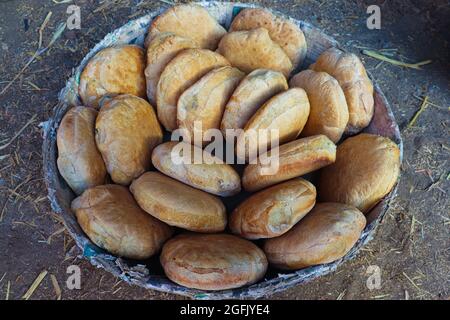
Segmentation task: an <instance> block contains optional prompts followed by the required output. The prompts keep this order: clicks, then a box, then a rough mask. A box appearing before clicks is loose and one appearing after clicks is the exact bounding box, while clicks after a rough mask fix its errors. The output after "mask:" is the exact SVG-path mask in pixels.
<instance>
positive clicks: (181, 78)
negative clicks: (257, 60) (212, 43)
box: [156, 49, 230, 131]
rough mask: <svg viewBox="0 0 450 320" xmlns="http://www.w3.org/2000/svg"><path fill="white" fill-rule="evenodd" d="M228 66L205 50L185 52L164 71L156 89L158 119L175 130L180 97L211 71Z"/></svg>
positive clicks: (220, 58) (224, 61)
mask: <svg viewBox="0 0 450 320" xmlns="http://www.w3.org/2000/svg"><path fill="white" fill-rule="evenodd" d="M228 65H230V63H229V62H228V61H227V60H226V59H225V58H224V57H222V56H221V55H220V54H218V53H216V52H213V51H210V50H206V49H186V50H183V51H182V52H180V53H179V54H178V55H177V56H176V57H175V58H173V59H172V60H171V61H170V62H169V63H168V64H167V65H166V67H165V68H164V71H163V72H162V73H161V77H160V78H159V82H158V86H157V88H156V101H157V109H158V118H159V121H161V123H162V125H163V126H164V127H165V128H166V129H167V130H169V131H173V130H175V129H176V128H177V101H178V98H179V97H180V95H181V94H182V93H183V92H184V91H185V90H186V89H187V88H189V87H190V86H192V85H193V84H194V83H195V82H197V81H198V80H199V79H200V78H201V77H202V76H204V75H205V74H206V73H208V72H209V71H211V70H212V69H215V68H218V67H223V66H228Z"/></svg>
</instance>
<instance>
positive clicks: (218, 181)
mask: <svg viewBox="0 0 450 320" xmlns="http://www.w3.org/2000/svg"><path fill="white" fill-rule="evenodd" d="M186 152H190V156H188V155H187V154H186ZM195 153H198V154H199V155H201V163H196V162H195V155H194V154H195ZM183 157H186V158H183ZM180 160H184V161H180ZM152 162H153V165H154V166H155V168H156V169H158V170H159V171H161V172H162V173H164V174H165V175H168V176H169V177H172V178H174V179H176V180H178V181H181V182H183V183H185V184H188V185H190V186H192V187H194V188H197V189H200V190H203V191H206V192H209V193H212V194H215V195H218V196H222V197H228V196H232V195H235V194H237V193H239V192H240V191H241V178H240V177H239V175H238V174H237V172H236V171H235V170H234V169H233V168H232V167H231V166H230V165H228V164H226V163H224V162H223V161H222V160H221V159H219V158H216V157H214V156H213V155H211V154H210V153H208V152H206V151H204V150H202V149H201V148H199V147H196V146H193V145H190V144H187V143H185V142H176V141H170V142H166V143H163V144H160V145H159V146H157V147H156V148H155V149H154V150H153V154H152Z"/></svg>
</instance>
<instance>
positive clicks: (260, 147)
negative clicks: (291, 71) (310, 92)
mask: <svg viewBox="0 0 450 320" xmlns="http://www.w3.org/2000/svg"><path fill="white" fill-rule="evenodd" d="M308 116H309V101H308V97H307V95H306V92H305V90H303V89H300V88H292V89H289V90H287V91H284V92H282V93H279V94H277V95H275V96H274V97H272V98H271V99H269V101H267V102H266V103H265V104H264V105H263V106H262V107H261V108H259V109H258V111H256V113H255V114H254V115H253V116H252V117H251V118H250V120H249V121H248V123H247V124H246V125H245V127H244V132H243V133H242V134H241V135H240V136H239V137H238V142H237V148H236V150H237V156H238V157H239V158H240V159H243V155H245V159H246V160H248V161H252V160H253V159H254V158H255V157H256V156H257V155H258V154H263V153H265V152H267V150H268V149H270V148H271V147H273V146H274V142H275V141H276V140H277V139H278V143H279V145H281V144H283V143H285V142H289V141H292V140H294V139H295V138H297V137H298V135H299V134H300V132H301V131H302V130H303V127H304V126H305V123H306V121H307V120H308ZM271 130H276V132H275V133H277V134H278V137H276V135H275V136H272V135H271Z"/></svg>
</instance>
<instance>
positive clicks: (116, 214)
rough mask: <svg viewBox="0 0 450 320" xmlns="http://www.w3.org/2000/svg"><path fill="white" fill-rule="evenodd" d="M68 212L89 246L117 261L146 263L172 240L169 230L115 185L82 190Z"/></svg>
mask: <svg viewBox="0 0 450 320" xmlns="http://www.w3.org/2000/svg"><path fill="white" fill-rule="evenodd" d="M72 210H73V211H74V212H75V215H76V217H77V220H78V223H79V224H80V226H81V228H82V229H83V231H84V232H85V233H86V234H87V236H88V237H89V238H90V239H91V240H92V242H94V243H95V244H96V245H97V246H99V247H101V248H103V249H105V250H107V251H109V252H110V253H112V254H114V255H118V256H120V257H125V258H130V259H138V260H141V259H147V258H149V257H151V256H152V255H154V254H155V253H157V252H158V251H159V250H160V249H161V247H162V245H163V243H164V242H165V241H166V240H167V239H169V238H170V237H171V236H172V228H170V227H169V226H168V225H166V224H164V223H162V222H161V221H159V220H157V219H155V218H153V217H152V216H150V215H149V214H147V213H146V212H144V211H143V210H142V209H141V208H139V206H138V205H137V203H136V201H135V200H134V199H133V196H132V195H131V193H130V192H129V191H128V189H127V188H125V187H122V186H119V185H112V184H110V185H103V186H97V187H94V188H91V189H88V190H86V191H85V192H83V194H82V195H81V196H79V197H78V198H76V199H75V200H73V201H72Z"/></svg>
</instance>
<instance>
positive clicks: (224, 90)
mask: <svg viewBox="0 0 450 320" xmlns="http://www.w3.org/2000/svg"><path fill="white" fill-rule="evenodd" d="M243 77H244V73H242V72H241V71H239V70H238V69H236V68H233V67H229V66H226V67H221V68H217V69H214V70H212V71H210V72H208V73H207V74H206V75H204V76H203V77H202V78H201V79H200V80H198V81H197V82H196V83H195V84H194V85H192V86H191V87H190V88H189V89H187V90H186V91H185V92H183V94H182V95H181V96H180V98H179V99H178V104H177V121H178V128H180V129H185V130H186V132H187V133H188V134H189V135H190V138H191V141H192V142H191V143H195V144H196V145H199V146H201V145H203V144H204V143H206V142H207V139H205V137H204V133H205V132H206V131H207V130H209V129H219V127H220V121H221V119H222V115H223V111H224V110H225V105H226V103H227V102H228V99H230V96H231V94H232V93H233V91H234V89H236V87H237V85H238V84H239V82H240V81H241V79H242V78H243ZM194 137H198V139H197V140H199V141H194Z"/></svg>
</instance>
